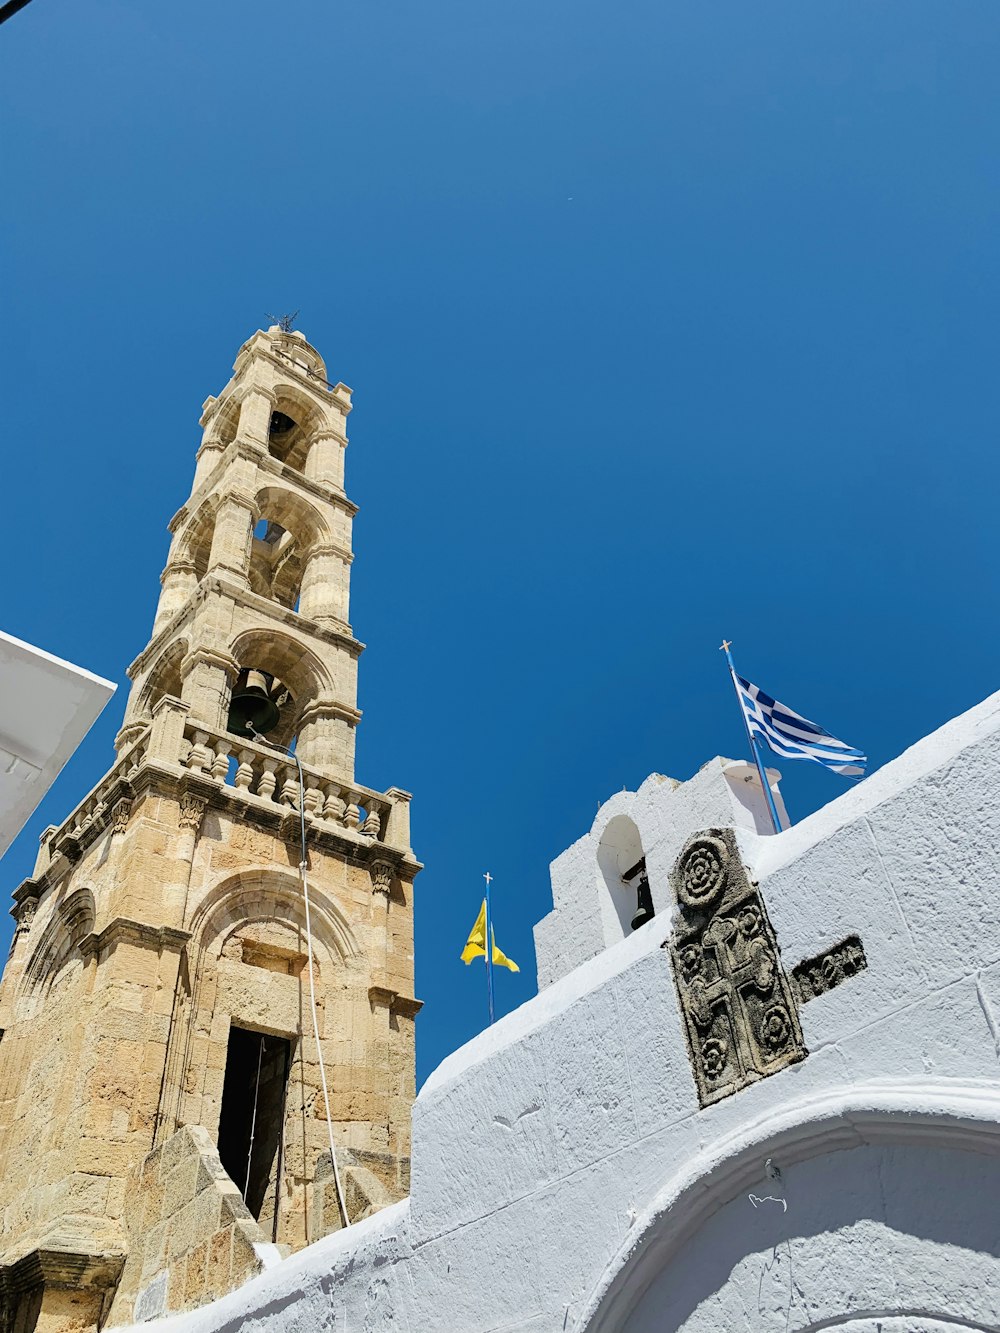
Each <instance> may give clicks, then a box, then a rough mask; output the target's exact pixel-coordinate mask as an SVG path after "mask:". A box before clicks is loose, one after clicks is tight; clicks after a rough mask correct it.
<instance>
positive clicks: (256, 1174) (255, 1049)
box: [219, 1027, 291, 1219]
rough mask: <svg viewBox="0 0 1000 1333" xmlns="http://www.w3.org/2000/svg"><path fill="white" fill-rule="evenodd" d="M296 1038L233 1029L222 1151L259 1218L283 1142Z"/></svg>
mask: <svg viewBox="0 0 1000 1333" xmlns="http://www.w3.org/2000/svg"><path fill="white" fill-rule="evenodd" d="M290 1064H291V1043H290V1042H288V1041H286V1040H285V1038H284V1037H271V1036H267V1035H265V1034H264V1033H263V1032H249V1031H247V1030H246V1029H245V1028H238V1027H231V1028H230V1029H229V1049H228V1051H227V1053H226V1080H225V1083H224V1084H223V1087H222V1110H221V1112H220V1115H219V1157H220V1159H221V1161H222V1165H223V1166H224V1167H225V1169H226V1173H227V1175H228V1176H229V1177H230V1179H231V1180H232V1181H233V1183H234V1184H235V1185H237V1186H238V1187H239V1190H240V1193H241V1194H242V1195H243V1199H244V1202H245V1203H246V1206H247V1207H248V1208H249V1209H250V1211H251V1213H253V1215H254V1217H256V1218H258V1219H259V1218H260V1213H261V1209H262V1208H263V1206H264V1199H265V1197H266V1195H267V1187H268V1185H269V1184H270V1181H271V1174H272V1169H273V1167H274V1163H275V1159H276V1158H277V1157H278V1154H279V1150H280V1147H281V1129H282V1124H283V1122H284V1116H285V1089H286V1087H287V1085H288V1070H289V1067H290Z"/></svg>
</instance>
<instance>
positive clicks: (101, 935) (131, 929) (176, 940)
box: [80, 916, 191, 958]
mask: <svg viewBox="0 0 1000 1333" xmlns="http://www.w3.org/2000/svg"><path fill="white" fill-rule="evenodd" d="M190 938H191V932H190V931H189V930H177V929H175V927H173V926H151V925H150V924H149V923H148V922H146V921H133V920H131V918H129V917H124V916H117V917H115V919H114V920H113V921H109V922H108V924H107V925H106V926H105V927H104V929H103V930H101V931H98V932H91V934H89V935H85V936H84V938H83V939H82V940H81V941H80V953H81V954H82V955H83V957H84V958H87V957H89V955H90V954H101V953H103V952H104V951H105V950H106V949H110V948H112V946H114V945H116V944H136V945H138V946H139V947H140V948H142V949H155V950H156V951H157V952H158V953H161V952H167V953H180V951H181V949H183V948H184V945H185V944H187V942H188V940H189V939H190Z"/></svg>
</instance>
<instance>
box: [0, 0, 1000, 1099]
mask: <svg viewBox="0 0 1000 1333" xmlns="http://www.w3.org/2000/svg"><path fill="white" fill-rule="evenodd" d="M998 67H1000V6H998V5H997V4H996V0H938V2H937V3H925V0H898V2H897V3H879V2H873V0H827V2H826V3H819V2H818V0H807V2H805V3H804V2H803V0H782V2H781V3H773V2H770V0H755V3H753V4H748V3H746V0H713V2H712V3H708V4H706V3H704V0H698V2H697V3H694V2H692V3H688V2H687V0H685V2H684V3H677V2H676V0H638V2H636V3H631V4H627V5H610V4H600V5H599V4H596V3H593V0H506V2H505V3H503V4H485V3H481V2H478V0H473V2H472V3H470V0H422V2H421V3H419V4H417V3H413V0H407V2H406V3H399V0H375V2H373V0H348V2H347V3H338V4H331V3H328V2H326V0H322V2H321V0H285V2H284V3H282V4H280V5H277V4H263V3H260V2H259V0H240V2H239V3H236V2H235V0H212V3H211V4H205V3H194V2H193V0H179V2H178V3H171V4H163V5H152V4H135V3H126V2H125V0H119V3H109V2H108V0H92V3H89V4H86V5H82V4H79V3H77V4H73V3H70V0H34V3H32V4H31V5H29V6H28V8H27V9H25V10H24V11H23V12H22V13H20V14H18V15H16V16H15V18H13V19H12V20H11V21H10V22H9V23H7V24H5V25H4V26H3V27H2V28H0V90H2V91H0V116H2V124H3V126H4V130H3V136H2V147H0V152H2V159H3V181H4V191H3V195H4V200H3V204H2V205H0V209H2V220H3V236H2V246H3V252H4V258H3V261H2V263H3V275H2V291H0V313H2V321H3V330H4V347H5V352H4V356H3V358H2V361H0V374H2V402H3V439H4V455H3V458H4V462H3V473H2V475H3V481H4V495H5V504H4V521H3V528H4V549H5V551H6V570H5V578H4V580H3V594H2V610H0V625H2V627H3V628H4V629H6V630H8V631H9V632H11V633H13V634H16V635H18V636H20V637H22V638H25V639H28V640H30V641H32V642H34V643H37V644H39V645H40V646H42V647H44V648H46V649H48V650H49V651H52V652H55V653H58V654H60V655H62V656H64V657H67V658H69V659H70V660H72V661H74V662H78V663H80V664H82V665H84V666H87V667H89V668H90V669H92V670H95V671H98V672H100V673H102V674H104V675H107V676H109V677H111V678H112V679H114V680H117V681H119V682H122V684H121V688H120V693H119V696H118V697H117V698H116V700H115V701H114V702H113V703H112V705H111V706H110V707H109V709H108V710H107V713H106V716H105V717H104V718H103V719H102V721H101V722H100V724H99V725H98V726H97V727H96V728H95V729H94V731H93V732H92V733H91V736H90V737H89V739H88V740H87V741H86V743H85V744H84V746H83V747H82V748H81V750H80V751H79V753H78V755H77V757H76V758H75V759H74V760H73V761H72V763H71V765H70V766H69V768H68V769H67V770H66V772H65V773H64V775H63V777H62V778H61V779H60V781H59V782H58V783H57V784H56V786H55V788H54V789H53V791H52V793H51V795H50V797H49V798H48V799H47V800H46V802H45V804H44V806H43V808H42V809H41V810H40V811H39V812H38V813H37V814H36V816H35V817H34V819H33V820H32V822H31V824H30V825H29V827H28V828H27V830H26V831H25V833H24V834H23V835H22V837H21V839H20V840H19V842H18V843H17V844H16V846H15V847H14V849H13V850H12V851H11V852H10V853H9V855H8V856H7V858H6V859H5V860H4V862H3V865H2V883H3V886H4V887H3V890H2V891H3V893H4V894H6V892H7V891H8V890H10V889H13V888H14V887H15V885H16V884H17V883H18V882H19V880H20V879H21V878H22V877H23V876H25V875H27V874H29V873H30V870H31V863H32V859H33V854H34V847H35V845H36V840H37V836H38V832H39V830H40V829H41V828H43V827H44V826H45V825H46V824H47V823H50V822H59V821H60V820H61V819H62V818H63V817H64V816H65V815H66V814H67V813H68V812H69V811H70V809H71V808H72V807H73V806H74V805H75V804H76V802H77V800H78V799H79V798H80V797H81V796H82V795H83V794H84V793H85V792H86V790H88V789H89V787H90V786H91V785H92V783H93V782H95V781H96V780H97V779H98V778H99V777H100V776H101V775H102V773H103V772H104V770H105V768H106V767H107V765H108V763H109V761H110V758H111V753H112V751H111V740H112V737H113V735H114V732H115V730H116V728H117V725H118V722H119V720H120V714H121V709H122V706H123V705H124V693H125V678H124V669H125V667H126V665H127V664H128V662H129V661H130V660H131V659H132V657H133V656H134V655H135V654H136V653H137V652H138V651H139V650H140V648H141V647H142V646H143V645H144V643H145V642H146V639H147V636H148V633H149V627H150V623H151V619H152V613H153V607H154V601H155V596H156V593H157V590H158V583H157V579H158V575H159V573H160V570H161V568H162V566H163V562H164V558H165V555H166V549H167V538H166V531H165V525H166V522H167V520H168V519H169V517H170V516H171V514H172V513H173V512H174V511H175V510H176V509H177V507H178V506H179V505H180V504H181V503H182V502H183V500H184V499H185V498H186V496H187V494H188V488H189V484H190V479H191V473H192V469H193V466H194V452H195V449H196V448H197V445H198V442H199V436H200V432H199V429H198V425H197V418H198V415H199V411H200V405H201V403H202V401H203V400H204V398H205V397H206V396H207V395H208V394H209V393H217V392H218V391H219V389H220V388H221V387H222V385H223V384H224V383H225V382H226V380H227V378H228V375H229V371H230V366H231V364H232V361H233V357H234V355H235V353H236V350H237V348H238V347H239V345H240V344H241V342H242V341H243V340H244V339H245V338H246V337H247V336H248V335H249V334H251V333H252V332H253V330H254V329H255V328H257V327H259V326H260V325H262V324H265V323H266V318H265V316H266V312H267V311H285V310H294V309H296V308H301V312H302V313H301V316H300V319H299V325H300V327H301V328H302V330H303V331H304V332H305V333H306V335H307V336H308V337H309V338H310V339H311V340H312V341H313V342H314V343H315V344H316V345H317V346H318V347H319V348H320V350H321V351H322V352H323V354H324V355H325V357H326V358H327V363H328V366H329V368H330V372H331V374H332V377H333V378H334V379H343V380H344V381H345V382H346V383H348V384H350V385H352V386H353V388H354V390H355V404H356V409H355V412H354V414H353V415H352V417H351V421H350V425H351V448H350V450H349V451H348V469H349V472H348V488H349V493H350V494H351V496H352V497H353V498H354V499H355V500H357V501H358V502H359V503H360V505H361V507H362V508H361V514H360V517H359V519H358V521H357V525H356V548H357V552H358V558H357V562H356V564H355V566H354V584H353V616H352V619H353V622H354V626H355V630H356V632H357V634H358V635H359V637H360V638H362V639H363V640H365V641H366V642H367V643H368V644H369V649H368V651H367V652H366V653H365V655H364V656H363V658H362V661H361V704H362V707H363V708H364V710H365V719H364V722H363V723H362V726H361V729H360V732H359V737H358V775H359V777H360V779H361V780H362V781H364V782H366V783H368V784H370V785H372V786H377V787H386V786H389V785H399V786H403V787H406V788H408V789H409V790H411V791H413V793H414V805H413V828H414V844H415V847H416V850H417V852H418V854H419V856H420V857H421V858H422V859H423V860H424V861H425V862H426V865H427V869H426V870H425V871H424V873H423V874H422V875H421V876H420V877H419V879H418V881H417V892H416V901H417V993H418V995H419V996H420V997H421V998H422V999H424V1000H425V1002H426V1007H425V1009H424V1011H423V1013H422V1015H421V1017H420V1019H419V1021H418V1058H419V1076H420V1078H421V1079H422V1078H424V1077H426V1075H427V1073H428V1072H429V1071H430V1069H431V1068H433V1066H434V1065H435V1064H437V1063H438V1061H439V1060H440V1059H441V1058H442V1057H443V1056H444V1055H445V1054H446V1053H447V1052H448V1051H449V1050H451V1049H453V1048H454V1047H455V1046H457V1045H458V1044H460V1043H461V1042H463V1041H465V1040H467V1039H468V1038H469V1037H470V1036H472V1035H473V1034H474V1033H475V1032H476V1031H477V1030H478V1028H479V1027H480V1026H481V1024H482V1022H483V1017H484V1006H485V1001H484V995H483V981H482V971H481V968H480V967H479V966H478V965H476V967H475V968H469V969H466V968H465V967H464V966H463V964H462V963H461V962H459V960H458V953H459V951H460V949H461V947H462V944H463V943H464V940H465V936H466V934H467V932H468V930H469V928H470V927H471V925H472V922H473V920H474V918H475V915H476V911H477V909H478V905H479V900H480V896H481V888H482V881H481V879H480V875H481V873H482V871H484V870H485V869H487V868H489V869H490V870H491V871H492V872H493V874H494V875H495V877H496V917H497V935H498V939H499V941H500V943H501V945H502V946H503V948H504V949H505V950H506V951H507V952H508V953H510V954H511V955H512V956H513V957H514V958H516V959H517V960H518V961H519V962H520V964H521V967H522V971H521V973H520V975H519V976H516V977H511V976H509V975H508V974H506V973H501V974H500V976H499V977H498V1005H499V1008H500V1009H501V1011H504V1010H507V1009H509V1008H513V1007H514V1006H516V1005H518V1004H520V1003H522V1002H523V1001H524V1000H526V999H528V998H529V997H530V996H531V994H532V993H533V991H534V977H533V972H534V968H533V950H532V939H531V926H532V924H533V922H534V921H536V920H537V919H538V918H539V917H541V916H542V915H543V914H544V913H545V912H546V911H548V910H549V906H550V899H549V884H548V873H547V867H548V862H549V861H550V860H551V859H552V858H553V857H554V856H555V855H557V854H558V853H559V851H561V850H562V848H564V847H565V846H566V845H568V843H570V842H571V841H573V840H574V839H575V838H577V837H579V836H580V835H581V834H583V833H584V832H586V831H587V829H588V828H589V826H590V822H591V820H592V819H593V816H594V814H595V812H596V809H597V805H598V803H599V802H600V801H601V800H603V799H605V798H606V797H607V796H608V795H609V794H610V793H611V792H613V791H616V790H618V789H620V788H621V787H622V786H629V787H632V788H634V787H635V786H637V785H638V783H639V782H641V781H642V779H643V778H644V777H645V776H646V774H647V773H649V772H651V771H654V770H656V771H660V772H664V773H668V774H670V775H672V776H674V777H679V778H685V777H688V776H689V775H690V774H691V773H692V772H694V771H695V770H696V769H697V768H698V766H699V765H700V764H701V763H703V762H704V761H705V760H707V759H709V758H710V757H711V756H712V755H714V754H717V753H720V752H721V753H728V754H741V753H742V751H743V745H744V742H743V739H742V733H741V724H740V719H739V714H738V712H737V710H736V707H735V704H734V701H733V698H732V694H731V691H730V687H729V685H728V682H727V678H726V675H725V669H724V663H723V661H722V659H721V654H719V653H718V652H717V651H716V648H717V645H718V643H719V641H720V639H721V637H722V635H723V634H726V635H727V636H728V637H729V638H731V639H732V640H733V641H734V643H735V651H736V656H737V662H738V664H739V665H740V666H741V668H742V669H743V670H744V671H745V673H746V674H747V675H749V676H750V677H751V678H752V679H754V680H756V681H758V682H759V683H760V684H762V685H763V686H764V688H766V689H768V690H770V691H771V692H772V693H775V694H777V696H778V697H779V698H780V699H782V700H784V701H785V702H787V703H789V704H791V705H792V706H793V707H795V708H798V709H799V710H800V711H802V712H804V713H806V714H807V715H808V716H810V717H813V718H816V719H817V720H819V721H820V722H822V723H823V724H824V725H826V726H828V727H829V728H830V729H831V730H833V731H834V732H835V733H837V734H839V735H841V736H842V737H844V738H845V739H846V740H848V741H850V742H852V743H854V744H857V745H860V746H862V747H867V749H868V751H869V753H870V754H871V755H872V757H873V762H874V764H875V765H876V766H877V765H879V764H882V763H885V762H886V761H887V760H889V759H891V758H893V757H894V756H895V755H896V754H898V753H899V752H900V751H901V750H902V749H903V748H904V747H905V746H907V745H908V744H910V743H911V742H912V741H914V740H916V739H917V738H919V737H920V736H921V735H923V734H924V733H926V732H927V731H928V730H930V729H932V728H934V727H935V726H937V725H939V724H940V723H942V722H944V721H945V720H946V719H947V718H949V717H951V716H953V715H954V714H955V713H958V712H960V711H962V710H963V709H965V708H968V707H969V706H971V705H972V704H974V703H976V702H977V701H978V700H980V699H981V698H983V697H984V696H985V695H987V694H988V693H990V692H991V691H992V690H994V689H995V688H996V687H997V686H998V685H1000V678H998V673H997V668H996V661H997V650H998V646H1000V644H998V641H1000V631H998V628H997V615H996V581H997V574H996V571H997V538H996V530H997V522H996V510H997V470H998V469H997V439H998V424H1000V423H998V402H997V373H996V362H997V338H996V326H997V311H998V309H1000V291H998V286H1000V283H998V261H997V234H998V222H1000V218H998V211H1000V210H998V205H1000V184H998V179H1000V178H998V172H997V150H998V127H1000V117H998V81H997V69H998ZM785 774H786V780H785V783H784V790H785V794H786V799H787V802H788V806H789V809H790V811H791V813H792V816H793V818H801V816H802V815H804V814H805V813H807V812H808V811H809V810H811V809H814V808H815V807H816V806H818V805H821V804H823V803H825V802H826V801H827V800H830V799H832V798H833V797H834V796H836V795H837V794H838V793H839V792H840V791H842V790H843V787H844V785H845V784H844V783H843V781H842V780H841V779H838V778H836V777H834V776H832V775H830V774H827V773H825V772H822V771H819V770H817V771H815V772H811V771H808V770H807V769H805V766H802V765H799V766H798V767H797V768H796V767H795V766H793V765H786V766H785ZM973 928H974V923H971V922H970V929H973Z"/></svg>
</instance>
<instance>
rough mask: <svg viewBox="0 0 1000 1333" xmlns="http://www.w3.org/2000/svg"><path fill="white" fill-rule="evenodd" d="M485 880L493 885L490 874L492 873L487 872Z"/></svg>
mask: <svg viewBox="0 0 1000 1333" xmlns="http://www.w3.org/2000/svg"><path fill="white" fill-rule="evenodd" d="M483 879H485V881H486V883H487V884H492V883H493V876H492V875H491V874H490V872H489V871H488V870H487V872H486V874H485V875H484V876H483Z"/></svg>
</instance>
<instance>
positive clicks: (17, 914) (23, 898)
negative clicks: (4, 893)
mask: <svg viewBox="0 0 1000 1333" xmlns="http://www.w3.org/2000/svg"><path fill="white" fill-rule="evenodd" d="M45 888H46V885H45V884H44V883H43V882H42V881H41V880H39V879H24V880H22V881H21V883H20V884H19V885H18V886H17V888H16V889H15V890H14V892H13V893H12V894H11V897H12V898H13V899H14V906H13V907H12V908H11V909H10V914H11V916H12V917H13V918H14V920H15V921H16V922H17V926H16V927H15V929H16V930H28V929H29V927H30V926H31V923H32V921H34V919H35V912H36V911H37V910H38V904H39V902H40V901H41V897H42V894H43V892H44V891H45Z"/></svg>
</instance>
